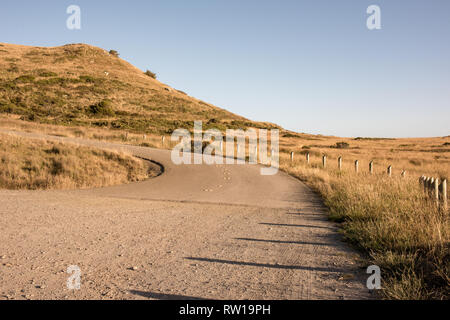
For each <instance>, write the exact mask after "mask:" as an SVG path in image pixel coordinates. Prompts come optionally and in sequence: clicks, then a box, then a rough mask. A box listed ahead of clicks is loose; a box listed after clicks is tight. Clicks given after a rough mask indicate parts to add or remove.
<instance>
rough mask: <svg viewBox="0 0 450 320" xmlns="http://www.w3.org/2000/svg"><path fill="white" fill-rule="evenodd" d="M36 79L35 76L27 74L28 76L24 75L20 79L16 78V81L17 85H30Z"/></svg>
mask: <svg viewBox="0 0 450 320" xmlns="http://www.w3.org/2000/svg"><path fill="white" fill-rule="evenodd" d="M34 79H35V77H34V76H32V75H29V74H26V75H23V76H20V77H18V78H16V80H14V81H15V82H16V83H30V82H33V81H34Z"/></svg>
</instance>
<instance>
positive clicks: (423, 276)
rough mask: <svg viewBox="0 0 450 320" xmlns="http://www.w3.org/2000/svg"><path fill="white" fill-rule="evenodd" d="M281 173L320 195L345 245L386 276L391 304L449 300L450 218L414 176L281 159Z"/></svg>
mask: <svg viewBox="0 0 450 320" xmlns="http://www.w3.org/2000/svg"><path fill="white" fill-rule="evenodd" d="M281 168H282V169H283V170H285V171H286V172H288V173H289V174H291V175H293V176H296V177H298V178H300V179H301V180H303V181H304V182H305V183H306V184H308V185H309V186H311V187H312V188H313V189H314V190H316V191H317V192H318V193H319V194H320V195H321V196H322V198H323V199H324V202H325V204H326V205H327V206H328V208H329V210H330V219H332V220H335V221H338V222H341V223H342V232H343V234H344V236H345V239H346V240H347V241H348V242H350V243H351V244H353V245H354V246H356V247H358V248H359V249H361V250H362V251H363V252H364V253H365V255H366V258H367V263H368V264H375V265H378V266H379V267H380V268H381V271H382V279H383V282H382V287H383V289H382V291H381V294H382V295H383V296H384V297H385V298H387V299H448V298H449V297H450V294H449V288H450V250H449V249H450V246H449V243H450V242H449V241H450V228H449V215H448V212H444V211H443V210H442V209H440V208H438V207H437V205H436V203H435V202H434V201H431V200H429V199H428V198H427V197H426V196H425V195H424V193H423V189H422V188H421V187H420V186H419V183H418V179H416V177H414V176H409V177H406V178H401V177H400V176H399V175H398V174H397V175H395V176H393V177H391V178H390V177H388V176H387V175H386V174H384V173H381V172H379V173H378V174H375V175H370V174H368V173H360V174H356V173H355V172H353V171H351V170H350V169H348V170H347V171H337V170H336V169H333V168H330V169H323V168H321V167H320V165H318V164H312V165H308V164H306V161H302V160H301V159H300V160H297V161H294V162H291V161H290V160H289V158H288V155H286V154H282V157H281Z"/></svg>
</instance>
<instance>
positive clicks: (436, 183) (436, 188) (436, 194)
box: [433, 178, 439, 206]
mask: <svg viewBox="0 0 450 320" xmlns="http://www.w3.org/2000/svg"><path fill="white" fill-rule="evenodd" d="M433 189H434V200H436V205H438V206H439V179H438V178H436V179H435V180H434V186H433Z"/></svg>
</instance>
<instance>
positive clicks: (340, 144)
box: [335, 142, 350, 149]
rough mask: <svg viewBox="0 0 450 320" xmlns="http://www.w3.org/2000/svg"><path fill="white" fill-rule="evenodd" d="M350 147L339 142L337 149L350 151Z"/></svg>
mask: <svg viewBox="0 0 450 320" xmlns="http://www.w3.org/2000/svg"><path fill="white" fill-rule="evenodd" d="M349 147H350V145H349V144H348V143H347V142H337V143H336V147H335V148H337V149H348V148H349Z"/></svg>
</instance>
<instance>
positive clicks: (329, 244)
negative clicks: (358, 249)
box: [235, 238, 337, 246]
mask: <svg viewBox="0 0 450 320" xmlns="http://www.w3.org/2000/svg"><path fill="white" fill-rule="evenodd" d="M235 240H243V241H255V242H270V243H286V244H303V245H311V246H337V245H336V244H333V243H325V242H306V241H288V240H286V241H285V240H266V239H250V238H235Z"/></svg>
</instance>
